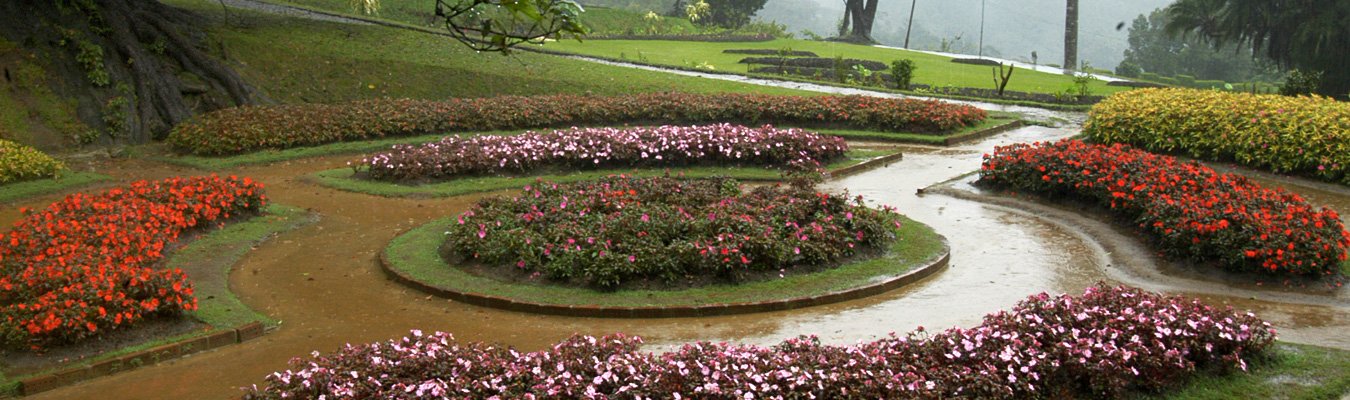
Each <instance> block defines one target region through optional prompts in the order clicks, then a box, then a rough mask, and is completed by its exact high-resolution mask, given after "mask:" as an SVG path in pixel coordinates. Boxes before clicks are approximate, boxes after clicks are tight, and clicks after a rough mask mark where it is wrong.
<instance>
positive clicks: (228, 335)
mask: <svg viewBox="0 0 1350 400" xmlns="http://www.w3.org/2000/svg"><path fill="white" fill-rule="evenodd" d="M264 333H266V329H265V328H264V327H263V324H262V323H261V322H252V323H249V324H245V325H243V326H241V327H239V328H236V329H217V330H213V331H210V332H207V333H205V334H201V335H197V336H194V337H191V338H187V339H183V340H180V341H177V342H174V343H169V344H165V345H161V346H156V347H153V348H149V349H145V350H141V351H137V352H134V353H131V354H126V355H123V356H120V357H115V358H111V359H107V360H103V361H99V362H96V363H93V364H90V365H84V366H76V367H70V368H66V369H62V370H59V371H56V372H49V373H44V374H41V375H37V376H33V377H29V378H25V379H23V380H21V381H19V382H20V383H19V384H20V390H21V391H22V393H23V395H25V396H28V395H32V394H35V393H41V392H45V391H48V390H52V389H56V388H59V387H62V386H68V385H72V384H75V383H77V382H80V381H84V380H89V379H94V378H101V377H104V376H109V375H113V374H116V373H119V372H125V371H130V370H133V369H137V368H140V367H143V366H147V365H154V364H158V363H159V362H161V361H167V360H171V359H174V358H178V357H184V356H188V355H191V354H196V353H200V352H204V351H207V350H213V349H217V348H220V347H224V346H228V345H232V344H238V343H243V342H245V341H248V340H252V339H256V338H259V337H262V335H263V334H264Z"/></svg>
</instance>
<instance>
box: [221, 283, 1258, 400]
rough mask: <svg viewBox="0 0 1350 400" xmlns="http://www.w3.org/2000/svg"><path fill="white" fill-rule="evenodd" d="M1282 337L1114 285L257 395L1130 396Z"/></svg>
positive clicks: (408, 349)
mask: <svg viewBox="0 0 1350 400" xmlns="http://www.w3.org/2000/svg"><path fill="white" fill-rule="evenodd" d="M1274 339H1275V330H1274V329H1272V328H1270V324H1268V323H1266V322H1264V321H1262V320H1260V319H1259V318H1257V317H1256V316H1255V315H1252V314H1251V313H1238V312H1234V311H1233V310H1231V309H1216V308H1214V307H1211V306H1209V305H1206V304H1204V303H1201V302H1200V301H1198V300H1195V299H1189V298H1184V297H1166V296H1161V295H1157V294H1153V293H1148V292H1143V291H1140V290H1138V289H1132V288H1125V287H1116V288H1111V287H1104V286H1098V287H1089V288H1088V289H1087V290H1086V292H1085V293H1084V294H1083V295H1082V296H1069V295H1062V296H1050V295H1047V294H1044V293H1041V294H1038V295H1034V296H1031V297H1028V298H1027V299H1026V300H1024V301H1022V302H1021V303H1019V304H1018V305H1017V306H1016V307H1014V308H1013V309H1012V310H1011V311H1000V312H998V313H994V314H989V315H987V316H985V318H984V322H983V323H982V324H980V325H979V326H976V327H974V328H971V329H960V328H953V329H949V330H947V331H944V332H940V333H936V334H932V335H931V336H930V335H929V334H927V333H925V332H924V331H923V328H920V329H919V331H918V332H915V333H911V334H910V335H908V336H907V337H895V336H892V337H888V338H883V339H881V340H877V341H873V342H866V343H859V344H857V345H851V346H830V345H824V344H821V343H820V342H819V341H818V340H816V339H815V338H812V337H802V338H798V339H790V340H787V341H785V342H783V343H782V344H779V345H777V346H774V347H759V346H752V345H730V344H726V343H706V342H705V343H691V344H686V345H684V346H683V347H681V348H679V349H678V350H675V351H672V352H669V353H664V354H652V353H648V352H644V351H641V350H640V346H641V344H642V340H641V339H640V338H636V337H629V336H624V335H613V336H607V337H603V338H595V337H589V336H575V337H572V338H570V339H567V340H564V341H563V342H561V343H558V344H557V345H555V346H553V347H552V348H551V349H547V350H542V351H536V352H518V351H516V350H514V349H511V348H509V347H503V346H496V345H491V344H484V343H461V342H458V341H455V340H454V338H453V337H451V336H450V335H449V334H445V333H440V332H437V333H434V334H429V335H428V334H423V333H422V332H420V331H413V332H412V334H411V335H410V336H408V337H405V338H403V339H400V340H391V341H389V342H386V343H372V344H368V345H355V346H354V345H347V346H346V347H344V348H343V349H341V350H339V351H338V352H336V353H334V354H331V355H320V354H319V353H318V352H315V353H314V355H313V358H312V359H309V360H305V359H299V358H297V359H294V360H292V362H291V366H292V368H294V369H292V370H287V371H281V372H276V373H273V374H271V375H268V376H267V378H266V383H265V384H264V386H263V387H261V388H259V387H257V386H254V387H252V388H250V389H246V393H245V395H244V398H245V399H250V400H252V399H282V398H321V397H330V398H381V399H414V398H428V397H434V398H441V397H464V398H498V397H500V398H549V399H552V398H568V399H575V398H590V399H603V398H640V399H645V398H672V397H673V398H676V399H679V398H684V397H689V398H700V399H746V398H766V399H788V398H792V399H801V398H831V399H834V398H847V399H877V398H886V399H893V398H913V399H942V398H979V399H1021V398H1038V397H1046V396H1048V397H1055V398H1116V397H1121V396H1123V395H1125V394H1128V393H1129V392H1130V391H1152V390H1159V389H1162V388H1166V387H1168V386H1169V385H1175V384H1177V383H1179V382H1183V381H1184V380H1185V379H1187V378H1189V377H1190V376H1192V375H1194V374H1196V373H1197V371H1207V372H1211V373H1212V372H1215V371H1224V370H1232V369H1242V370H1246V368H1247V360H1249V359H1251V358H1252V357H1254V356H1257V355H1259V354H1261V353H1262V352H1264V351H1265V350H1266V349H1267V348H1268V347H1269V346H1270V345H1271V343H1272V342H1273V341H1274Z"/></svg>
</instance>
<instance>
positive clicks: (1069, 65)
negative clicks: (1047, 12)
mask: <svg viewBox="0 0 1350 400" xmlns="http://www.w3.org/2000/svg"><path fill="white" fill-rule="evenodd" d="M1067 1H1068V3H1067V7H1066V10H1065V13H1064V14H1065V15H1064V69H1065V70H1068V71H1073V70H1076V69H1078V0H1067Z"/></svg>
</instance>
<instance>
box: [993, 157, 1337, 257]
mask: <svg viewBox="0 0 1350 400" xmlns="http://www.w3.org/2000/svg"><path fill="white" fill-rule="evenodd" d="M980 182H983V183H988V184H993V185H997V186H1001V187H1008V188H1013V189H1018V190H1026V191H1031V192H1035V193H1040V194H1045V195H1049V196H1052V197H1060V196H1069V197H1076V198H1081V199H1086V200H1088V201H1092V202H1095V203H1097V204H1100V205H1102V206H1109V207H1110V208H1111V210H1112V211H1113V212H1115V213H1118V214H1120V215H1121V216H1123V217H1125V218H1127V219H1129V220H1131V221H1135V222H1137V223H1138V224H1139V227H1140V228H1141V229H1143V230H1144V231H1145V232H1147V233H1148V234H1149V236H1150V237H1151V238H1153V239H1154V240H1156V241H1157V243H1158V246H1159V248H1160V249H1161V250H1162V251H1163V252H1164V253H1166V254H1168V255H1171V256H1175V257H1180V258H1186V259H1189V260H1192V261H1194V262H1197V263H1204V264H1206V265H1211V264H1212V265H1218V266H1221V267H1224V268H1228V269H1233V270H1249V271H1264V272H1270V273H1280V274H1294V275H1311V276H1325V275H1336V274H1339V273H1340V263H1341V262H1343V261H1345V259H1346V248H1347V247H1350V233H1347V232H1346V230H1345V226H1344V225H1343V224H1342V223H1341V219H1340V216H1339V215H1338V214H1337V213H1336V212H1335V211H1333V210H1327V209H1317V208H1316V207H1313V206H1312V205H1311V204H1308V203H1307V202H1306V201H1304V200H1303V198H1302V197H1300V196H1298V195H1296V194H1293V193H1289V192H1286V191H1284V190H1280V189H1269V188H1265V187H1262V186H1260V185H1258V184H1256V183H1253V182H1251V181H1249V180H1247V178H1245V177H1243V176H1241V175H1233V174H1220V173H1218V172H1215V171H1214V170H1213V169H1210V168H1208V167H1205V166H1203V165H1200V164H1198V163H1194V162H1190V163H1186V162H1181V161H1178V160H1177V159H1176V158H1174V157H1168V156H1160V155H1155V154H1152V153H1149V152H1146V151H1143V150H1138V149H1134V148H1130V147H1128V146H1123V145H1112V146H1103V145H1093V144H1086V143H1083V142H1080V141H1076V140H1065V141H1060V142H1055V143H1036V144H1015V145H1011V146H1004V147H999V148H997V149H995V150H994V154H993V155H986V156H985V159H984V165H983V166H982V167H981V170H980Z"/></svg>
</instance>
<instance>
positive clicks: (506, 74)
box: [166, 0, 818, 103]
mask: <svg viewBox="0 0 1350 400" xmlns="http://www.w3.org/2000/svg"><path fill="white" fill-rule="evenodd" d="M343 2H344V3H345V1H343ZM166 3H168V4H171V5H174V6H179V7H183V8H187V9H190V10H192V11H194V12H197V13H199V14H203V15H206V16H208V17H210V19H209V21H210V23H208V24H207V26H206V28H207V30H208V31H209V33H210V34H211V36H212V38H213V42H215V41H218V42H219V43H220V46H218V47H219V49H223V50H219V51H217V52H216V53H217V54H216V55H217V56H221V55H222V54H220V53H221V52H223V53H224V54H223V56H225V57H223V58H226V59H228V60H231V61H232V62H234V63H235V64H237V68H236V70H238V71H239V72H240V74H241V75H243V76H244V77H245V78H246V79H248V80H249V81H250V82H252V83H253V84H254V86H255V87H259V88H264V89H265V90H266V92H267V94H268V95H269V96H270V97H271V98H272V99H273V100H277V101H280V102H283V103H306V102H321V103H332V102H342V101H351V100H358V99H367V98H372V97H400V98H419V99H444V98H451V97H488V96H498V95H533V94H557V93H572V94H585V93H592V94H599V95H618V94H626V93H643V92H661V91H682V92H695V93H715V92H749V93H770V94H797V95H815V94H818V93H811V92H804V91H798V90H790V89H781V88H772V87H765V86H758V85H749V84H738V83H728V82H724V81H717V80H711V79H701V78H694V77H685V76H678V75H674V74H667V73H662V72H654V71H644V70H638V69H633V68H624V67H615V66H608V65H601V64H596V63H592V62H587V61H580V60H572V59H567V58H562V57H557V56H550V55H543V54H534V53H528V52H512V53H511V55H510V56H502V55H500V54H495V53H477V52H474V51H472V50H469V49H468V48H467V47H465V46H464V45H462V44H460V43H459V42H457V41H455V40H453V39H451V38H448V37H444V36H438V35H431V34H428V33H425V32H418V31H412V30H405V29H391V28H389V27H384V26H365V25H350V24H341V23H333V22H322V21H312V20H306V19H300V18H293V17H286V16H277V15H270V14H265V13H260V12H255V11H249V10H241V9H231V10H230V15H231V17H230V21H231V22H229V23H226V22H225V21H224V18H223V12H222V11H221V7H220V5H219V4H217V3H215V2H212V1H204V0H168V1H166ZM386 7H390V6H389V5H386ZM390 10H391V9H390V8H386V12H388V13H393V11H390ZM213 48H217V46H213Z"/></svg>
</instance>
